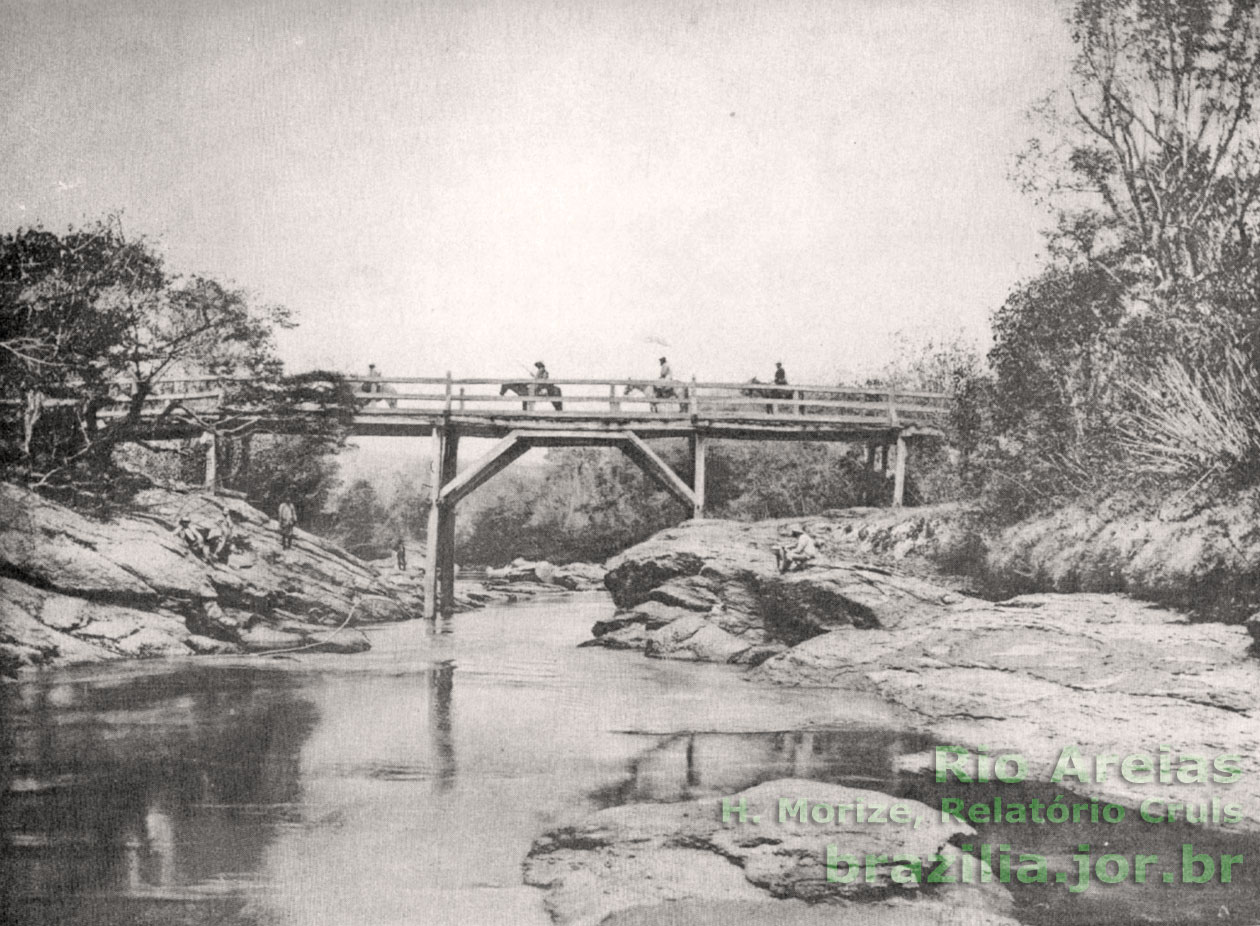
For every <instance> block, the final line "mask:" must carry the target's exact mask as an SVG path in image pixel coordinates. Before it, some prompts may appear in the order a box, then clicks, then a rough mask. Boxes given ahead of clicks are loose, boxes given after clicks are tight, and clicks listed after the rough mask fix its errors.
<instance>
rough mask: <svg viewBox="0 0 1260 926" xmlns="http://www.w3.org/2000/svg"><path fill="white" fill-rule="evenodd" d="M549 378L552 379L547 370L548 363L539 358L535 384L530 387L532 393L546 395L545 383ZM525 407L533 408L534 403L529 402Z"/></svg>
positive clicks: (536, 364) (535, 371) (535, 365)
mask: <svg viewBox="0 0 1260 926" xmlns="http://www.w3.org/2000/svg"><path fill="white" fill-rule="evenodd" d="M549 379H551V374H550V373H548V372H547V365H546V364H545V363H543V362H542V361H541V360H539V361H538V362H536V363H535V364H534V385H533V386H532V387H530V390H529V393H530V395H546V394H547V389H546V387H545V386H544V385H543V384H544V383H546V381H547V380H549ZM525 407H526V409H529V410H532V409H533V407H534V403H533V402H527V403H526V404H525Z"/></svg>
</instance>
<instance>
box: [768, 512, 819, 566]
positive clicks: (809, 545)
mask: <svg viewBox="0 0 1260 926" xmlns="http://www.w3.org/2000/svg"><path fill="white" fill-rule="evenodd" d="M788 533H790V534H791V535H792V538H793V542H792V544H791V546H788V545H787V544H775V547H774V562H775V565H776V566H778V567H779V572H791V571H792V569H793V568H794V567H795V568H796V569H804V568H805V566H806V565H807V564H808V563H811V562H813V561H814V560H815V559H817V558H818V547H816V546H815V545H814V538H813V537H811V536H809V534H808V533H806V531H805V528H804V527H802V526H801V525H799V524H795V525H793V526H792V529H791V530H790V531H789V532H788Z"/></svg>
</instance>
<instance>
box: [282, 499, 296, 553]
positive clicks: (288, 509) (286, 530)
mask: <svg viewBox="0 0 1260 926" xmlns="http://www.w3.org/2000/svg"><path fill="white" fill-rule="evenodd" d="M277 520H279V522H280V549H282V550H288V549H291V548H292V547H293V530H294V528H296V527H297V509H296V508H295V507H293V502H292V500H291V499H289V498H288V497H286V498H285V500H284V501H282V502H281V503H280V511H279V512H278V515H277Z"/></svg>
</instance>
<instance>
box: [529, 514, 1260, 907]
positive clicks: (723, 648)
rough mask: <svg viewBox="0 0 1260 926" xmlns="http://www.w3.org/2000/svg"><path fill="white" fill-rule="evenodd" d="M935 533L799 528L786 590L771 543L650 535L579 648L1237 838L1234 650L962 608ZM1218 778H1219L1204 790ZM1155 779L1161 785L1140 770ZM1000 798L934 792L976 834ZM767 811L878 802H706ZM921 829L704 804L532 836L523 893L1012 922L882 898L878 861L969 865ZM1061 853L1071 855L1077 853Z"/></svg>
mask: <svg viewBox="0 0 1260 926" xmlns="http://www.w3.org/2000/svg"><path fill="white" fill-rule="evenodd" d="M957 514H958V513H957V512H956V511H951V510H949V509H934V510H932V511H927V512H922V511H921V512H917V513H909V512H882V511H856V512H833V513H829V515H828V516H827V517H823V518H815V519H810V523H809V528H810V532H811V534H812V535H813V536H814V537H815V538H816V540H818V541H819V546H820V549H821V552H822V556H821V558H820V560H819V562H818V563H817V564H816V565H814V566H812V567H810V568H807V569H806V570H804V571H802V572H796V573H792V574H789V575H780V574H779V573H778V572H777V571H776V569H775V564H774V558H773V555H772V553H771V549H770V548H771V545H772V544H774V543H775V542H780V541H782V539H783V533H784V529H785V527H786V526H787V522H767V523H760V524H743V523H732V522H719V521H694V522H690V523H687V524H685V525H683V526H681V527H679V528H676V529H673V530H668V531H664V532H662V533H660V534H658V535H656V536H655V537H652V538H651V539H649V540H648V541H646V542H645V543H643V544H640V545H639V546H637V547H634V548H632V549H630V550H628V551H626V552H624V553H623V554H621V555H620V556H618V557H616V558H614V559H613V560H611V561H610V562H609V563H608V566H609V571H608V575H607V577H606V584H607V586H608V588H609V590H610V591H611V593H612V595H613V598H614V600H615V602H616V604H617V606H618V611H617V613H616V615H615V616H614V617H613V618H611V619H608V620H604V621H601V622H599V623H597V624H596V625H595V626H594V628H593V639H592V640H591V641H589V643H587V644H583V645H600V646H608V647H613V648H623V649H636V650H642V651H643V652H644V653H645V654H646V655H648V656H651V657H654V658H661V659H686V660H699V661H710V662H724V663H734V664H743V665H746V666H749V667H750V668H749V669H748V671H749V677H750V679H751V680H753V681H756V682H761V683H765V682H769V683H773V684H778V685H786V686H811V687H819V688H827V689H835V690H836V692H837V697H836V700H835V711H836V716H835V722H836V723H837V724H842V723H843V722H844V721H845V717H846V710H847V706H848V700H849V699H848V698H847V697H846V696H845V693H854V694H856V693H861V694H862V695H863V696H870V695H875V696H877V697H879V698H881V699H883V700H884V701H886V702H888V703H889V704H890V705H891V706H893V707H894V708H895V710H896V711H897V713H898V715H899V716H900V717H901V720H902V724H903V725H904V729H905V730H906V731H907V732H913V733H918V734H922V735H923V736H924V738H925V739H926V741H928V742H934V743H937V744H942V745H947V746H956V747H960V748H961V749H963V750H965V751H966V753H967V754H968V757H967V758H965V759H962V760H960V761H959V762H958V763H957V765H959V766H961V767H963V768H964V769H968V770H970V772H971V774H972V775H973V776H974V775H976V774H977V766H976V764H975V762H974V759H975V757H976V756H977V755H978V754H979V753H980V752H981V751H985V752H987V755H988V756H989V757H993V756H998V755H1006V754H1009V755H1012V756H1017V757H1018V758H1019V760H1020V761H1021V762H1022V763H1023V767H1024V768H1025V769H1026V771H1025V772H1024V774H1023V775H1022V781H1023V782H1024V783H1025V784H1026V785H1027V786H1030V787H1032V788H1034V789H1036V788H1040V789H1041V790H1042V792H1043V793H1045V794H1048V795H1050V796H1053V795H1059V799H1060V800H1061V801H1063V802H1065V803H1068V804H1072V803H1076V804H1079V806H1083V807H1086V808H1087V807H1088V802H1089V800H1092V799H1096V800H1098V801H1099V802H1113V803H1115V804H1117V805H1119V806H1120V807H1122V808H1125V809H1126V810H1127V813H1128V814H1129V817H1130V819H1131V820H1137V819H1139V814H1140V813H1141V809H1143V808H1145V809H1146V810H1147V812H1148V813H1150V814H1152V815H1153V819H1154V820H1155V821H1158V820H1159V818H1160V815H1168V814H1171V818H1172V819H1173V820H1176V821H1178V823H1179V825H1184V823H1183V822H1182V821H1186V820H1187V819H1188V820H1189V821H1190V822H1197V823H1201V824H1203V825H1204V826H1207V827H1212V828H1214V829H1215V830H1216V831H1217V832H1219V833H1221V836H1222V838H1225V839H1234V840H1243V839H1249V838H1250V839H1254V836H1253V835H1249V834H1255V833H1258V832H1260V768H1257V761H1256V757H1257V756H1258V755H1260V725H1257V723H1256V720H1257V716H1260V662H1258V661H1257V660H1256V659H1255V657H1254V655H1253V654H1252V652H1251V650H1250V649H1249V647H1250V643H1251V641H1250V639H1249V638H1248V634H1247V630H1246V629H1245V628H1244V627H1242V626H1237V625H1234V626H1230V625H1226V624H1222V623H1193V622H1191V620H1190V619H1189V618H1188V617H1187V616H1186V615H1184V614H1181V613H1177V612H1174V611H1171V610H1167V609H1164V608H1161V607H1159V606H1156V605H1153V604H1149V603H1143V602H1140V601H1137V600H1134V599H1133V598H1130V597H1126V596H1124V595H1119V594H1088V593H1078V594H1027V595H1021V596H1018V597H1014V598H1010V599H1007V600H1003V601H998V602H995V601H989V600H984V599H982V598H979V597H977V596H976V595H974V594H969V593H968V591H969V587H970V584H971V582H973V581H974V577H968V576H965V575H963V576H958V575H957V574H954V575H948V574H942V573H941V572H939V571H938V570H939V564H940V563H941V562H942V558H941V552H942V550H958V549H962V548H965V547H968V546H970V547H971V549H972V550H973V551H974V550H975V545H974V543H972V541H970V540H969V539H968V538H967V536H966V534H965V532H964V531H960V530H959V529H958V527H957V525H958V524H959V523H960V519H959V518H958V517H957ZM951 532H952V533H951ZM898 567H900V568H898ZM1186 568H1189V567H1187V566H1186V564H1184V563H1181V564H1174V566H1173V570H1175V569H1186ZM1069 748H1072V749H1075V750H1076V751H1077V754H1078V755H1079V757H1080V758H1079V759H1072V760H1070V761H1069V763H1068V767H1069V768H1071V769H1075V770H1077V773H1076V774H1075V775H1073V774H1069V775H1066V776H1062V780H1059V781H1053V777H1054V774H1053V773H1054V770H1055V768H1056V764H1057V763H1058V762H1059V761H1060V760H1062V759H1063V756H1064V755H1065V749H1069ZM1069 755H1070V753H1069ZM1108 757H1110V762H1108ZM1127 757H1137V759H1136V760H1131V761H1136V766H1135V767H1137V768H1139V769H1140V768H1141V766H1142V763H1143V762H1146V763H1148V764H1147V765H1146V768H1147V769H1148V770H1151V772H1152V774H1151V775H1149V776H1143V775H1142V774H1140V773H1139V774H1136V775H1130V774H1127V773H1126V774H1122V773H1121V771H1120V768H1121V763H1122V762H1123V761H1124V760H1125V759H1126V758H1127ZM1218 760H1220V761H1223V762H1224V763H1225V764H1226V765H1227V766H1229V767H1235V766H1236V767H1237V768H1238V769H1240V770H1241V774H1240V775H1238V776H1233V775H1224V776H1218V775H1216V774H1215V773H1216V771H1217V769H1218V768H1219V765H1214V763H1216V762H1218ZM935 762H936V755H935V753H932V754H922V755H918V754H916V755H910V756H906V757H903V761H902V762H901V763H900V765H901V767H902V768H903V770H905V771H908V772H916V771H918V772H922V771H929V772H930V770H931V769H932V767H933V765H934V764H935ZM1161 763H1163V764H1165V765H1166V766H1167V767H1168V768H1169V769H1170V772H1171V773H1170V774H1165V773H1162V772H1160V773H1156V772H1155V771H1154V770H1155V769H1157V768H1158V767H1160V765H1161ZM1100 767H1101V769H1102V771H1101V772H1099V769H1100ZM1009 770H1010V767H1009V766H1008V767H1007V771H1008V772H1009ZM1220 778H1226V779H1229V778H1235V779H1236V780H1232V781H1230V780H1219V779H1220ZM1147 779H1149V780H1147ZM988 780H989V781H990V782H991V781H992V780H993V779H992V777H991V776H990V778H989V779H988ZM1001 787H1002V786H1001V785H997V786H995V785H993V784H989V785H975V784H972V785H965V784H955V789H956V790H955V791H954V793H955V794H956V795H957V796H958V797H961V798H962V799H964V800H965V801H966V802H967V804H968V805H970V804H971V803H972V802H974V803H975V804H978V805H982V806H980V810H982V811H983V812H984V813H983V814H979V813H977V814H976V815H974V816H971V817H970V819H971V821H972V822H974V823H977V824H979V823H989V822H995V823H996V822H1001V818H998V819H991V817H990V814H991V812H992V811H991V805H992V801H993V798H994V797H995V796H1000V797H1005V798H1007V799H1008V800H1009V799H1010V798H1011V792H1009V791H1008V792H1005V793H1004V792H1003V791H1002V790H1001ZM785 795H791V796H793V797H794V798H798V797H804V798H807V799H808V800H809V801H810V802H811V803H818V804H824V805H830V806H832V807H834V806H836V805H838V804H848V805H854V804H856V803H857V802H858V801H859V800H861V801H864V802H865V803H866V804H867V805H872V804H878V803H885V804H886V803H889V802H891V801H893V800H894V799H893V798H892V797H891V796H889V795H886V794H881V793H879V792H872V791H862V792H858V791H856V790H855V789H851V788H844V787H840V786H836V785H826V784H822V783H819V782H813V781H801V780H786V781H771V782H766V783H764V784H762V785H758V786H757V787H754V788H751V789H749V790H747V791H745V792H743V793H742V794H738V795H732V796H730V797H729V798H728V799H729V800H730V801H732V802H734V803H738V802H739V800H740V799H744V800H746V802H747V804H748V805H749V806H750V807H760V808H774V807H775V806H776V803H777V801H778V799H779V798H780V797H783V796H785ZM1050 799H1051V797H1047V800H1050ZM1016 800H1018V798H1016ZM910 803H911V804H913V803H914V802H910ZM1223 809H1225V813H1222V812H1221V811H1222V810H1223ZM963 812H964V813H971V811H970V810H964V811H963ZM1006 812H1007V813H1008V814H1009V810H1008V811H1006ZM923 819H924V820H931V821H933V822H932V826H931V828H929V829H926V830H921V829H919V828H918V827H914V828H908V827H904V826H900V827H899V826H891V825H872V824H869V823H867V824H859V823H855V822H853V819H852V818H851V817H850V819H849V822H848V823H847V824H841V823H832V822H830V818H827V817H824V818H823V821H824V822H823V825H819V823H818V822H811V823H809V824H806V825H805V826H804V827H803V829H804V832H800V831H798V830H800V829H802V827H800V825H799V824H798V823H797V822H795V821H793V820H789V821H787V823H786V824H784V823H783V822H782V821H779V820H774V819H771V818H769V817H766V816H764V815H763V817H762V818H761V825H759V826H756V827H751V826H730V825H727V824H723V823H722V822H721V817H720V815H719V813H718V801H717V800H716V799H714V798H710V799H708V800H700V801H691V802H683V803H680V804H669V805H663V806H661V805H632V806H627V807H617V808H613V809H609V810H604V811H600V812H598V813H596V814H594V815H592V816H591V817H589V818H587V819H586V820H584V821H581V822H579V823H577V824H575V825H570V826H565V827H561V828H558V829H556V830H554V831H553V832H551V833H549V834H547V835H546V836H544V837H543V838H541V839H539V840H538V841H537V842H536V843H535V845H534V847H533V850H532V852H531V853H530V857H529V859H528V860H527V862H526V865H525V878H526V880H527V882H529V883H531V884H535V885H537V886H540V887H543V888H545V889H546V890H547V903H548V907H549V910H550V912H551V914H552V916H553V918H554V919H555V920H556V922H558V923H574V924H585V923H606V924H620V926H627V924H640V923H642V924H647V923H661V922H680V923H681V922H686V923H692V924H694V923H706V922H713V923H719V922H721V923H740V924H762V923H765V924H770V923H775V924H784V923H786V924H802V926H804V924H816V923H822V922H834V921H835V918H836V917H837V916H840V917H852V918H853V919H854V920H855V921H860V922H863V923H884V922H887V923H896V924H937V923H941V922H967V923H994V924H997V923H1011V922H1014V920H1013V918H1012V917H1013V913H1012V910H1013V908H1012V902H1011V896H1010V895H1009V894H1008V893H1007V891H1006V889H1005V888H1004V887H1002V886H1001V885H1000V884H994V883H992V882H990V883H988V884H985V883H983V882H982V881H980V880H979V879H977V882H976V883H972V884H954V885H924V884H918V883H908V884H907V883H893V881H894V880H897V881H898V882H901V881H903V880H905V879H904V875H905V871H904V867H903V868H902V871H901V875H902V876H903V877H901V878H894V869H895V868H896V867H897V866H896V862H895V858H896V856H897V855H898V854H899V853H909V854H911V855H915V856H918V857H920V858H926V857H936V856H954V855H959V854H962V853H967V852H970V854H971V856H972V857H971V859H969V863H971V864H975V865H978V866H982V865H983V864H984V863H983V861H982V860H981V859H980V858H977V857H976V850H975V848H974V847H973V845H971V843H974V842H975V841H976V840H975V839H974V831H973V830H972V829H971V828H970V827H968V826H967V824H966V823H965V822H963V821H962V820H954V819H951V818H945V817H943V815H942V814H941V810H940V808H939V807H933V808H931V809H930V810H928V811H925V812H924V817H923ZM1140 819H1141V820H1143V821H1145V822H1144V823H1142V824H1141V825H1144V826H1149V827H1152V828H1154V829H1155V830H1158V829H1159V828H1160V827H1159V824H1158V822H1151V819H1152V817H1141V818H1140ZM815 820H817V818H815ZM1006 822H1010V818H1009V816H1008V817H1007V818H1006ZM1017 822H1018V821H1017ZM767 823H771V824H772V825H771V826H767V825H766V824H767ZM774 824H777V825H774ZM1016 829H1017V830H1022V828H1021V827H1016ZM1096 830H1097V827H1095V828H1094V830H1091V831H1090V832H1093V833H1094V835H1095V836H1098V834H1097V832H1096ZM1075 832H1076V833H1077V834H1078V835H1076V836H1073V837H1072V838H1071V841H1072V842H1076V841H1077V840H1089V841H1093V839H1094V836H1090V835H1086V834H1085V831H1083V830H1076V831H1075ZM1063 838H1064V840H1065V841H1066V840H1068V838H1069V837H1068V836H1066V835H1065V836H1064V837H1063ZM1102 838H1103V837H1102V836H1098V839H1099V840H1100V841H1101V840H1102ZM824 844H831V845H841V846H844V847H846V849H847V850H848V851H850V852H852V853H853V854H854V855H855V856H856V857H858V858H863V859H865V858H871V857H874V858H876V859H877V861H876V862H875V863H874V867H873V869H872V873H871V876H870V877H871V880H870V881H869V882H867V880H866V877H867V876H866V874H865V873H863V875H862V876H861V877H859V878H857V879H855V881H861V882H862V883H861V884H857V883H848V882H845V881H841V882H832V881H828V880H827V878H826V869H825V866H824V858H823V856H822V854H821V852H820V846H822V845H824ZM1112 851H1116V850H1114V849H1113V850H1112ZM890 860H891V861H890ZM859 904H860V905H861V906H860V908H858V907H856V906H855V905H859ZM1221 909H1222V910H1223V911H1224V910H1225V908H1224V907H1222V908H1221ZM1221 915H1222V916H1224V915H1227V913H1225V912H1222V913H1221Z"/></svg>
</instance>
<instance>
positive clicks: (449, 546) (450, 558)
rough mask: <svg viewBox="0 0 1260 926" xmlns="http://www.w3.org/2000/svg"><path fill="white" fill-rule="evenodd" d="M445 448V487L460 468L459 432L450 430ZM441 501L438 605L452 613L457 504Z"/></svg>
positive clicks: (443, 443)
mask: <svg viewBox="0 0 1260 926" xmlns="http://www.w3.org/2000/svg"><path fill="white" fill-rule="evenodd" d="M442 445H443V446H442V485H443V486H447V485H449V484H450V483H451V481H452V480H454V478H455V472H456V469H457V468H458V462H459V432H458V431H456V430H455V429H454V428H448V429H447V431H446V438H445V440H443V442H442ZM438 501H439V506H438V507H439V510H440V512H441V520H440V522H439V524H438V531H439V533H438V603H439V605H440V607H441V610H442V613H443V614H449V613H450V612H451V611H452V610H453V608H454V605H455V503H454V502H452V501H450V500H449V499H445V500H443V499H441V498H440V497H439V499H438Z"/></svg>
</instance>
